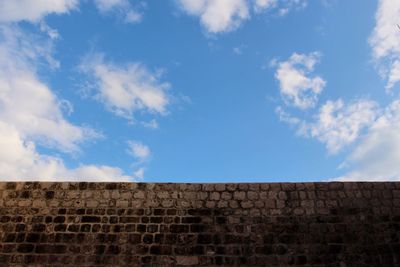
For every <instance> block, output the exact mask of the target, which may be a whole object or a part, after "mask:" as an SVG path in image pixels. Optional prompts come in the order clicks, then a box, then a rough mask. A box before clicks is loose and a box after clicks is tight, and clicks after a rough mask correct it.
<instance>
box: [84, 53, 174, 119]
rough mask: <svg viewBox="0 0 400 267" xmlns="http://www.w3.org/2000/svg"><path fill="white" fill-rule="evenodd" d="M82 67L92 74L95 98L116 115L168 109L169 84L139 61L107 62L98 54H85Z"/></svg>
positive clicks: (158, 111) (130, 114)
mask: <svg viewBox="0 0 400 267" xmlns="http://www.w3.org/2000/svg"><path fill="white" fill-rule="evenodd" d="M81 69H82V71H84V72H85V73H87V74H89V75H91V76H93V77H94V79H95V82H96V84H97V86H96V89H97V91H98V94H97V95H96V98H97V99H99V100H100V101H101V102H103V103H104V104H105V105H106V107H107V108H108V109H109V110H111V111H112V112H114V113H115V114H117V115H118V116H122V117H126V118H129V119H132V118H133V113H134V112H136V111H147V112H150V113H158V114H166V113H167V105H168V104H169V101H170V100H169V95H168V94H167V92H166V91H167V89H169V87H170V85H169V84H168V83H165V82H161V81H160V76H161V75H160V73H152V72H150V71H149V70H148V69H147V68H146V67H145V66H143V65H142V64H140V63H129V64H126V65H123V66H122V65H121V66H117V65H115V64H112V63H107V62H105V61H104V59H103V56H102V55H99V54H97V55H94V56H90V57H88V58H86V60H84V61H83V63H82V64H81Z"/></svg>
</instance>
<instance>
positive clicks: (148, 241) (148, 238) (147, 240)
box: [143, 234, 153, 244]
mask: <svg viewBox="0 0 400 267" xmlns="http://www.w3.org/2000/svg"><path fill="white" fill-rule="evenodd" d="M143 243H145V244H151V243H153V235H150V234H146V235H144V236H143Z"/></svg>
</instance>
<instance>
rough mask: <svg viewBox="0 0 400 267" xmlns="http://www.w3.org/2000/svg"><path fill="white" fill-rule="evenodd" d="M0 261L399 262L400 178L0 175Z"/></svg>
mask: <svg viewBox="0 0 400 267" xmlns="http://www.w3.org/2000/svg"><path fill="white" fill-rule="evenodd" d="M0 196H1V198H0V240H1V243H0V266H52V267H53V266H340V267H346V266H400V241H399V239H400V183H269V184H268V183H265V184H264V183H263V184H167V183H166V184H151V183H31V182H26V183H0Z"/></svg>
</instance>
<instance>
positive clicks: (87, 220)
mask: <svg viewBox="0 0 400 267" xmlns="http://www.w3.org/2000/svg"><path fill="white" fill-rule="evenodd" d="M81 222H83V223H99V222H101V218H100V217H98V216H82V219H81Z"/></svg>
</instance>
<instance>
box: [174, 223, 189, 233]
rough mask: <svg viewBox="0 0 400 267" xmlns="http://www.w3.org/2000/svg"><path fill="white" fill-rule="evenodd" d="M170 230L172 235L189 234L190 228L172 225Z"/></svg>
mask: <svg viewBox="0 0 400 267" xmlns="http://www.w3.org/2000/svg"><path fill="white" fill-rule="evenodd" d="M169 229H170V231H171V233H187V232H189V226H188V225H182V224H172V225H171V226H170V228H169Z"/></svg>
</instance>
